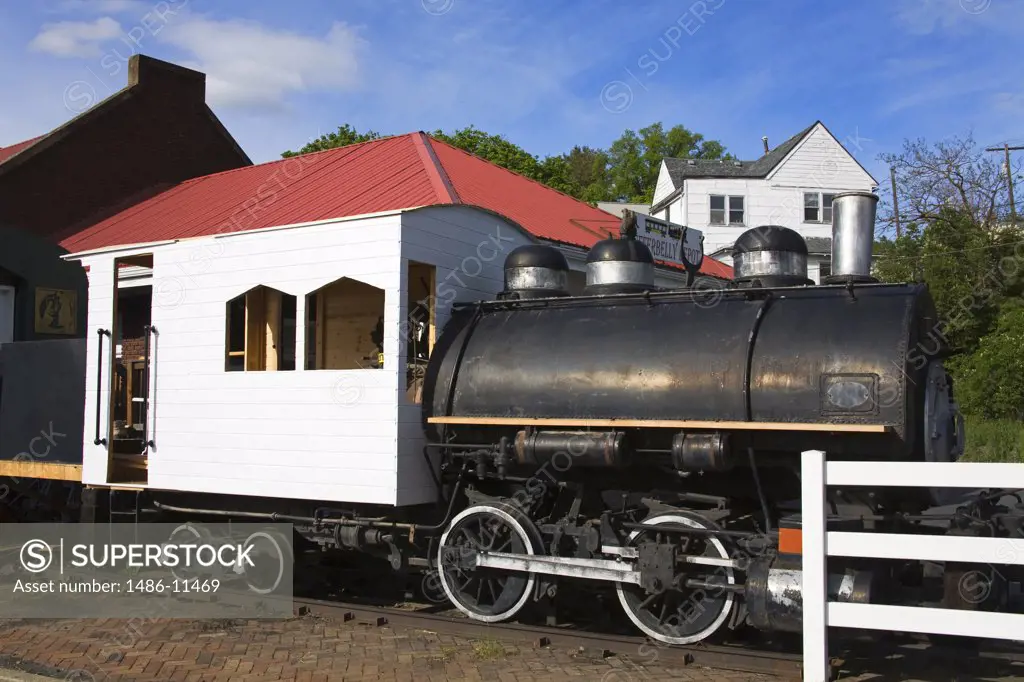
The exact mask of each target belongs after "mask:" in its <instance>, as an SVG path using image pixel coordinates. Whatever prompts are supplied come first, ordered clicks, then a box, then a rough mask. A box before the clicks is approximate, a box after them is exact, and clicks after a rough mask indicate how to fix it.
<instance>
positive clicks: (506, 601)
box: [437, 504, 541, 623]
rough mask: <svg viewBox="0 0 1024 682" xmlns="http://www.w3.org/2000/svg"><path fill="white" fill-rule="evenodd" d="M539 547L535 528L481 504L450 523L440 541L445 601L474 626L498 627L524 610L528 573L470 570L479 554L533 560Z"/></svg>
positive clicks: (530, 581)
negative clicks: (449, 601) (483, 623)
mask: <svg viewBox="0 0 1024 682" xmlns="http://www.w3.org/2000/svg"><path fill="white" fill-rule="evenodd" d="M540 546H541V542H540V534H539V532H538V531H537V529H536V527H535V526H534V525H533V522H532V521H530V520H529V519H528V518H526V516H524V515H523V514H521V513H519V512H518V511H516V510H515V509H514V508H512V507H508V506H505V505H490V504H481V505H476V506H473V507H469V508H468V509H465V510H464V511H462V512H461V513H460V514H459V515H458V516H456V517H455V518H454V519H452V522H451V524H450V525H449V526H448V530H446V531H445V533H444V535H442V536H441V547H440V550H439V551H438V555H437V567H438V577H439V578H440V580H441V587H442V589H443V590H444V593H445V595H447V597H448V599H450V600H451V602H452V603H453V604H454V605H455V607H456V608H457V609H459V611H462V612H463V613H464V614H466V615H467V616H469V617H470V618H472V619H473V620H479V621H483V622H485V623H497V622H499V621H503V620H507V619H509V618H511V617H513V616H514V615H516V614H517V613H519V611H520V610H521V609H522V608H523V607H524V606H525V605H526V603H527V601H529V599H530V593H531V592H532V591H533V586H534V583H535V576H534V574H532V573H527V574H523V573H512V572H508V571H503V570H500V569H494V568H480V567H477V566H474V565H472V564H473V561H472V560H473V557H475V555H476V553H477V552H479V551H484V550H486V551H491V552H508V553H513V554H523V555H533V554H534V553H535V552H536V549H537V548H539V547H540Z"/></svg>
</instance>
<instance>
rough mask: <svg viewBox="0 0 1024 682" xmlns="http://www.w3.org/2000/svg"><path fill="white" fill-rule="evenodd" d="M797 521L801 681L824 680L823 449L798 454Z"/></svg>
mask: <svg viewBox="0 0 1024 682" xmlns="http://www.w3.org/2000/svg"><path fill="white" fill-rule="evenodd" d="M800 467H801V470H800V471H801V473H800V487H801V515H800V516H801V525H802V535H803V543H802V544H803V547H802V551H801V560H802V562H803V601H804V604H803V611H804V615H803V640H804V662H803V665H804V668H803V678H804V682H828V680H829V676H830V675H831V667H830V665H829V656H828V592H827V591H826V587H827V585H826V564H827V562H828V551H827V547H826V545H825V541H826V534H825V518H826V517H825V514H826V512H825V453H824V452H822V451H821V450H808V451H806V452H804V453H803V454H802V455H801V461H800Z"/></svg>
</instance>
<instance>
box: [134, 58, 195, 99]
mask: <svg viewBox="0 0 1024 682" xmlns="http://www.w3.org/2000/svg"><path fill="white" fill-rule="evenodd" d="M128 85H129V87H131V86H137V85H138V86H142V87H144V88H157V89H160V90H165V91H168V92H173V93H176V94H177V96H178V97H185V98H188V99H193V100H197V101H199V102H205V101H206V74H205V73H202V72H201V71H193V70H192V69H186V68H185V67H184V66H178V65H177V64H171V63H170V62H165V61H161V60H159V59H153V58H152V57H147V56H146V55H142V54H136V55H132V57H131V59H129V60H128Z"/></svg>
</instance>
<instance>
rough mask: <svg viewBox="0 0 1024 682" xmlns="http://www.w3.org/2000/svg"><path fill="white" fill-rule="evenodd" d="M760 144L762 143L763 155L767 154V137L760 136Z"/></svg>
mask: <svg viewBox="0 0 1024 682" xmlns="http://www.w3.org/2000/svg"><path fill="white" fill-rule="evenodd" d="M761 142H763V143H764V153H765V154H767V153H768V136H767V135H762V136H761Z"/></svg>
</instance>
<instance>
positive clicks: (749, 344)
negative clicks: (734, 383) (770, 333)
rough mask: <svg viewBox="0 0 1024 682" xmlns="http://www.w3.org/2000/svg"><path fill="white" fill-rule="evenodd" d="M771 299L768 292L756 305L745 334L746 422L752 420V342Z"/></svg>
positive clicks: (744, 401) (754, 340) (744, 403)
mask: <svg viewBox="0 0 1024 682" xmlns="http://www.w3.org/2000/svg"><path fill="white" fill-rule="evenodd" d="M772 300H773V296H772V294H771V293H769V294H768V295H767V296H765V297H764V299H763V300H762V301H761V305H759V306H758V307H757V317H755V318H754V323H753V324H752V325H751V326H750V334H749V335H748V336H747V357H746V362H745V363H744V365H743V408H744V409H745V410H746V417H747V421H748V422H749V421H753V417H752V416H751V415H752V411H751V409H750V370H751V369H752V368H753V366H754V344H755V343H756V342H757V332H759V331H760V330H761V323H762V322H763V321H764V315H765V313H766V312H768V308H769V307H771V304H772Z"/></svg>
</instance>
